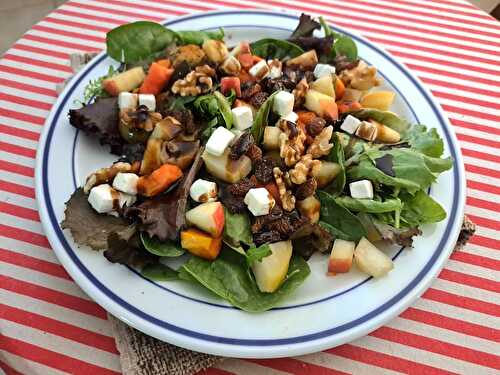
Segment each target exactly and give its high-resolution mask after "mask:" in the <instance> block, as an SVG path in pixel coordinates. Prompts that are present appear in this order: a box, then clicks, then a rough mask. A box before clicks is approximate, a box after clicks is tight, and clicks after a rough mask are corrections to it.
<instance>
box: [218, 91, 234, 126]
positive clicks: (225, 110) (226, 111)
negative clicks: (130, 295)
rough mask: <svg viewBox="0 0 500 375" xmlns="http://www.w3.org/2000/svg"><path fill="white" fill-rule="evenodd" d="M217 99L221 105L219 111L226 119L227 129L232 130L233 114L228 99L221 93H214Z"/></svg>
mask: <svg viewBox="0 0 500 375" xmlns="http://www.w3.org/2000/svg"><path fill="white" fill-rule="evenodd" d="M214 95H215V99H217V103H218V105H219V111H220V114H221V115H222V118H223V119H224V123H225V124H226V128H227V129H231V128H232V127H233V113H232V112H231V104H229V101H228V100H227V98H226V97H225V96H224V95H222V94H221V93H220V92H219V91H216V92H214Z"/></svg>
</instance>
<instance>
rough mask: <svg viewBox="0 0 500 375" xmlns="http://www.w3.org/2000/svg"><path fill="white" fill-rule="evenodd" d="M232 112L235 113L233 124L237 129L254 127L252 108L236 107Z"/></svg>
mask: <svg viewBox="0 0 500 375" xmlns="http://www.w3.org/2000/svg"><path fill="white" fill-rule="evenodd" d="M231 112H232V113H233V123H234V126H235V128H236V129H238V130H245V129H248V128H250V127H251V126H252V124H253V113H252V110H251V109H250V107H247V106H242V107H236V108H233V109H232V110H231Z"/></svg>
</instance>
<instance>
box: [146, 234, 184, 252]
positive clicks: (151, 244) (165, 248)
mask: <svg viewBox="0 0 500 375" xmlns="http://www.w3.org/2000/svg"><path fill="white" fill-rule="evenodd" d="M141 241H142V244H143V246H144V248H145V249H146V250H147V251H149V252H150V253H151V254H154V255H158V256H160V257H178V256H181V255H182V254H184V249H183V248H182V247H181V246H180V245H179V244H177V243H175V242H174V241H168V240H167V241H160V240H159V239H158V238H156V237H150V236H149V235H148V234H147V233H144V232H141Z"/></svg>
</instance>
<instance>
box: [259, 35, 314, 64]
mask: <svg viewBox="0 0 500 375" xmlns="http://www.w3.org/2000/svg"><path fill="white" fill-rule="evenodd" d="M250 48H251V49H252V52H253V54H254V55H257V56H260V57H263V58H266V59H280V60H282V59H284V58H287V57H288V58H292V57H297V56H299V55H302V54H303V53H304V50H303V49H302V48H300V47H299V46H298V45H296V44H295V43H292V42H288V41H286V40H282V39H272V38H264V39H260V40H257V41H256V42H253V43H251V44H250Z"/></svg>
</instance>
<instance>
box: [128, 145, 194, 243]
mask: <svg viewBox="0 0 500 375" xmlns="http://www.w3.org/2000/svg"><path fill="white" fill-rule="evenodd" d="M202 153H203V147H201V148H200V149H199V150H198V153H197V154H196V157H195V159H194V162H193V164H192V165H191V169H190V170H189V172H188V173H187V174H186V175H185V176H184V178H183V179H182V180H181V182H180V184H179V185H178V187H177V188H176V189H175V190H173V191H171V192H169V193H167V194H161V195H157V196H156V197H154V198H152V199H148V200H147V201H145V202H144V203H141V204H139V205H138V206H133V207H130V208H127V209H126V210H125V215H126V216H127V217H129V218H133V219H138V220H139V221H140V223H141V228H140V229H141V230H142V231H144V232H146V233H147V234H148V235H149V236H150V237H154V236H156V237H158V239H159V240H160V241H166V240H173V241H175V240H177V238H178V236H179V232H180V230H181V229H182V228H183V227H184V226H185V224H186V215H185V213H186V204H187V200H188V195H189V188H190V187H191V185H192V183H193V181H194V179H195V177H196V174H197V173H198V171H199V170H200V168H201V166H202V163H203V161H202V159H201V154H202Z"/></svg>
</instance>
